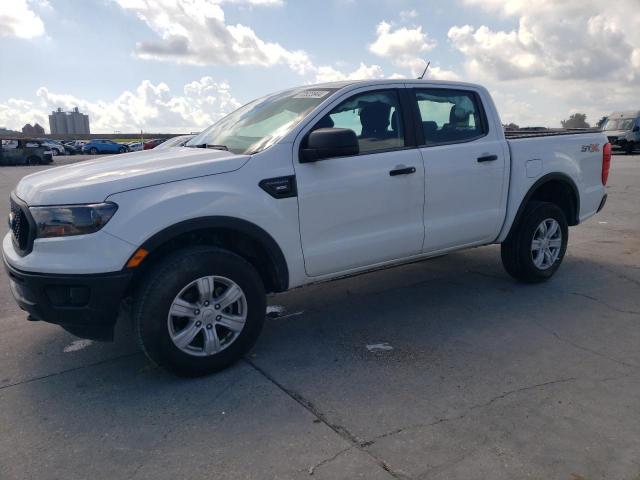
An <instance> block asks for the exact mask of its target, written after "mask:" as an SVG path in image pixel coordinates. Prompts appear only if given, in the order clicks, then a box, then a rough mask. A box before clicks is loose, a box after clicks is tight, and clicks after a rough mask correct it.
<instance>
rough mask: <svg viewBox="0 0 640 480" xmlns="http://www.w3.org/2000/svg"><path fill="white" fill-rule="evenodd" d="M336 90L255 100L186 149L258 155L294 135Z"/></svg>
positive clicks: (288, 93) (302, 91)
mask: <svg viewBox="0 0 640 480" xmlns="http://www.w3.org/2000/svg"><path fill="white" fill-rule="evenodd" d="M335 91H336V89H335V88H316V89H311V88H302V89H300V88H297V89H295V90H286V91H284V92H279V93H275V94H273V95H268V96H266V97H263V98H260V99H258V100H254V101H253V102H251V103H248V104H247V105H245V106H243V107H240V108H239V109H238V110H236V111H235V112H233V113H230V114H229V115H227V116H226V117H224V118H222V119H221V120H219V121H218V122H216V123H214V124H213V125H212V126H210V127H209V128H207V129H206V130H204V131H203V132H202V133H200V134H199V135H197V136H195V137H194V138H193V139H191V140H190V141H189V142H187V144H186V145H185V147H201V148H207V147H208V148H216V149H224V150H229V151H230V152H233V153H238V154H252V153H257V152H260V151H262V150H264V149H265V148H268V147H270V146H271V145H273V144H274V143H276V142H277V141H278V140H280V139H281V138H282V137H283V136H285V135H286V134H287V133H289V132H290V131H291V129H293V128H294V127H295V126H296V125H297V124H298V123H300V121H301V120H302V119H303V118H304V117H305V116H306V115H307V114H308V113H309V112H310V111H311V110H313V109H314V108H315V107H317V106H318V105H319V104H320V103H322V102H323V101H324V100H326V99H327V98H328V97H329V96H330V95H331V94H332V93H333V92H335Z"/></svg>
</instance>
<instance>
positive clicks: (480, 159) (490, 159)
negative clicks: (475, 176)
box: [478, 155, 498, 163]
mask: <svg viewBox="0 0 640 480" xmlns="http://www.w3.org/2000/svg"><path fill="white" fill-rule="evenodd" d="M497 159H498V156H497V155H483V156H482V157H478V163H482V162H495V161H496V160H497Z"/></svg>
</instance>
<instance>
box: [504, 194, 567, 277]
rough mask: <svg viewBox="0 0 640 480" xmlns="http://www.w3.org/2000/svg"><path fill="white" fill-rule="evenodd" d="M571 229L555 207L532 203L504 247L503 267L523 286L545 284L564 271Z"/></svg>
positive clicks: (560, 211)
mask: <svg viewBox="0 0 640 480" xmlns="http://www.w3.org/2000/svg"><path fill="white" fill-rule="evenodd" d="M568 238H569V227H568V225H567V219H566V217H565V215H564V212H563V211H562V210H561V209H560V208H559V207H558V206H557V205H555V204H553V203H548V202H531V203H530V204H529V205H528V206H527V207H526V209H525V211H524V213H523V215H522V217H521V219H520V220H519V222H518V225H516V226H515V227H514V228H513V230H512V231H511V233H510V234H509V237H507V239H506V240H505V241H504V242H503V243H502V246H501V254H502V264H503V265H504V268H505V270H506V271H507V272H508V273H509V274H510V275H511V276H512V277H514V278H515V279H517V280H520V281H522V282H528V283H536V282H544V281H545V280H548V279H549V278H551V277H552V276H553V274H554V273H555V272H556V270H557V269H558V268H559V267H560V264H561V263H562V260H563V258H564V254H565V252H566V250H567V240H568Z"/></svg>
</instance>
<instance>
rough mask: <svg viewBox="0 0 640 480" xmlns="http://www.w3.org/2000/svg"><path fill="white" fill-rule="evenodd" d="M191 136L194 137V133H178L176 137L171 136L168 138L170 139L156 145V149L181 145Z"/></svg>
mask: <svg viewBox="0 0 640 480" xmlns="http://www.w3.org/2000/svg"><path fill="white" fill-rule="evenodd" d="M193 137H195V135H179V136H177V137H173V138H170V139H168V140H166V141H164V142H162V143H161V144H160V145H158V146H157V147H156V149H165V148H171V147H182V146H184V144H185V143H187V142H188V141H189V140H191V139H192V138H193Z"/></svg>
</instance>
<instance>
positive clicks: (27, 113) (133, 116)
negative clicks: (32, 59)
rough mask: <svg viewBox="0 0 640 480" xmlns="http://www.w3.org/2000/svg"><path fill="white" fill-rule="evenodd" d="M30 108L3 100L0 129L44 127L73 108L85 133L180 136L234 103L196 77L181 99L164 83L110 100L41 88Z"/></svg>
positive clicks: (218, 85)
mask: <svg viewBox="0 0 640 480" xmlns="http://www.w3.org/2000/svg"><path fill="white" fill-rule="evenodd" d="M36 96H37V98H38V100H37V101H36V102H31V101H25V100H18V99H9V100H8V101H7V102H6V103H4V104H1V103H0V125H2V126H4V125H6V126H7V127H9V128H18V129H19V128H21V127H22V126H23V125H24V124H25V123H32V122H34V121H37V122H39V123H40V124H41V125H43V126H44V127H45V128H46V127H48V125H49V123H48V117H47V115H48V114H49V113H50V112H51V111H53V110H55V109H57V108H58V107H61V108H62V109H63V110H70V109H71V108H73V107H76V106H77V107H79V108H80V111H82V112H83V113H87V114H88V115H89V119H90V122H91V131H92V132H95V133H111V132H113V131H115V130H120V131H123V132H135V131H139V130H140V129H142V130H145V131H147V132H185V131H195V130H199V129H202V128H204V127H206V126H208V125H210V124H212V123H213V122H214V121H216V120H217V119H219V118H220V117H222V116H224V115H225V114H227V113H229V112H231V111H232V110H235V109H236V108H238V107H239V106H240V103H239V102H238V101H237V100H236V99H235V98H234V97H233V95H232V94H231V91H230V87H229V85H228V84H227V83H226V82H216V81H214V80H213V78H211V77H202V78H201V79H199V80H195V81H193V82H190V83H188V84H186V85H185V86H184V88H183V91H182V93H181V94H178V95H174V94H173V93H172V92H171V90H170V89H169V87H168V86H167V85H166V84H165V83H158V84H153V83H152V82H150V81H148V80H144V81H142V82H141V83H140V85H138V87H137V88H136V89H135V90H134V91H128V90H127V91H125V92H123V93H121V94H120V95H119V96H118V97H116V98H115V99H113V100H110V101H108V100H98V101H88V100H84V99H81V98H77V97H74V96H73V95H69V94H60V93H54V92H50V91H49V90H48V89H47V88H45V87H41V88H39V89H38V91H37V92H36Z"/></svg>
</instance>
